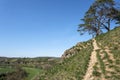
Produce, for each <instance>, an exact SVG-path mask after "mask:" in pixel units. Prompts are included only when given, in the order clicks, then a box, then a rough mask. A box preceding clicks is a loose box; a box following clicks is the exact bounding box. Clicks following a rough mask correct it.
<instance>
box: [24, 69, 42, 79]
mask: <svg viewBox="0 0 120 80" xmlns="http://www.w3.org/2000/svg"><path fill="white" fill-rule="evenodd" d="M23 69H24V70H25V71H26V72H27V73H28V77H27V78H26V79H25V80H34V78H35V77H36V76H38V75H39V73H40V72H42V70H40V69H37V68H29V67H24V68H23Z"/></svg>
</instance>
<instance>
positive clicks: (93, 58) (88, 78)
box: [83, 39, 99, 80]
mask: <svg viewBox="0 0 120 80" xmlns="http://www.w3.org/2000/svg"><path fill="white" fill-rule="evenodd" d="M97 49H99V47H98V46H97V43H96V40H95V39H93V52H92V53H91V56H90V61H89V64H88V69H87V71H86V74H85V76H84V78H83V80H93V79H94V77H93V76H92V73H93V66H94V65H95V63H96V62H97V57H96V54H97V53H96V50H97Z"/></svg>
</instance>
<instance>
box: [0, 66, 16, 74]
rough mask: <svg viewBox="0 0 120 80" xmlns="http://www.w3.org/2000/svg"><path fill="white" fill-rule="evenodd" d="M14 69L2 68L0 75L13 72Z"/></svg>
mask: <svg viewBox="0 0 120 80" xmlns="http://www.w3.org/2000/svg"><path fill="white" fill-rule="evenodd" d="M13 71H14V69H12V68H3V67H0V74H1V73H8V72H13Z"/></svg>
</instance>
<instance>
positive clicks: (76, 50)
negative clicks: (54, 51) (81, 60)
mask: <svg viewBox="0 0 120 80" xmlns="http://www.w3.org/2000/svg"><path fill="white" fill-rule="evenodd" d="M88 45H91V44H90V43H86V42H79V43H77V44H76V45H75V46H73V47H72V48H70V49H67V50H66V51H65V52H64V54H63V55H62V56H61V58H62V59H65V58H69V57H71V56H73V55H75V54H77V53H79V51H80V50H81V49H83V48H86V47H87V46H88Z"/></svg>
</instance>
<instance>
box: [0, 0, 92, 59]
mask: <svg viewBox="0 0 120 80" xmlns="http://www.w3.org/2000/svg"><path fill="white" fill-rule="evenodd" d="M93 1H94V0H0V56H7V57H38V56H55V57H60V56H61V55H62V54H63V53H64V51H65V50H66V49H69V48H70V47H72V46H74V45H75V44H76V43H77V42H81V41H86V40H88V39H90V38H91V36H88V35H84V36H80V35H79V33H78V32H77V28H78V24H80V23H81V21H80V19H81V18H82V17H83V16H84V13H85V12H86V10H88V8H89V6H90V5H91V4H92V2H93Z"/></svg>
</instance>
